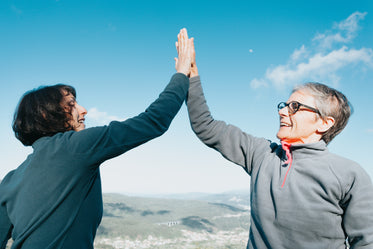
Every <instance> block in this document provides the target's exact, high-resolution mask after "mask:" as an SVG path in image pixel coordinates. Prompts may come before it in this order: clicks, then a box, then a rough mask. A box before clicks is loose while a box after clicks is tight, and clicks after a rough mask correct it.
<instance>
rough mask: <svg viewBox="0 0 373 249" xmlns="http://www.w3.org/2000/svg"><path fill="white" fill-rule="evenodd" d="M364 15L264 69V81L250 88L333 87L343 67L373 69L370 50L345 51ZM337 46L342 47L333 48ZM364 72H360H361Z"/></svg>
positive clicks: (351, 17)
mask: <svg viewBox="0 0 373 249" xmlns="http://www.w3.org/2000/svg"><path fill="white" fill-rule="evenodd" d="M366 14H367V13H366V12H365V13H360V12H355V13H353V14H351V15H350V16H349V17H348V18H347V19H346V20H343V21H341V22H340V23H336V24H335V25H334V33H333V31H326V32H325V33H323V34H317V35H316V36H315V38H313V40H312V41H317V42H318V44H316V46H313V47H309V48H308V47H306V46H305V45H302V46H301V47H300V48H299V49H295V50H294V52H293V53H292V54H291V55H290V58H289V61H288V62H287V63H286V64H283V65H278V66H275V67H272V68H268V69H267V71H266V73H265V75H264V77H263V78H261V79H257V78H255V79H253V80H252V81H251V84H250V85H251V87H252V88H258V87H262V86H269V85H275V86H277V87H282V86H286V85H294V84H299V83H302V82H305V81H321V80H322V81H327V82H329V83H331V84H333V85H337V84H338V82H339V80H340V76H339V75H338V73H339V72H340V71H341V70H342V69H343V68H345V67H347V66H350V65H355V64H357V63H362V64H364V65H366V66H368V67H372V66H373V50H372V49H371V48H360V49H354V48H351V49H350V48H348V47H347V46H346V45H344V44H345V43H351V42H352V41H353V39H354V38H355V37H356V33H357V30H358V29H359V26H358V22H359V21H360V20H362V19H364V17H365V15H366ZM337 43H340V44H342V46H339V47H336V44H337ZM362 70H364V68H363V69H362Z"/></svg>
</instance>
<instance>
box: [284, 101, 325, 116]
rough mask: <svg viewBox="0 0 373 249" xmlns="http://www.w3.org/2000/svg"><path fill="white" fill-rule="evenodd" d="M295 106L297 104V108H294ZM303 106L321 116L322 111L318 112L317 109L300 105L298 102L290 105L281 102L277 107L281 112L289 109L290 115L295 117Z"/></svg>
mask: <svg viewBox="0 0 373 249" xmlns="http://www.w3.org/2000/svg"><path fill="white" fill-rule="evenodd" d="M293 104H296V106H295V107H293ZM290 105H292V107H290ZM301 106H303V107H306V108H307V109H309V110H311V111H313V112H315V113H317V114H319V115H321V113H320V111H319V110H317V109H316V108H313V107H311V106H308V105H305V104H302V103H299V102H298V101H291V102H289V103H286V102H280V103H278V105H277V109H278V110H279V111H280V110H281V109H283V108H285V107H288V110H289V114H291V115H293V114H295V113H296V112H297V111H299V108H300V107H301Z"/></svg>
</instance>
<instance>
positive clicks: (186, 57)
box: [175, 28, 194, 76]
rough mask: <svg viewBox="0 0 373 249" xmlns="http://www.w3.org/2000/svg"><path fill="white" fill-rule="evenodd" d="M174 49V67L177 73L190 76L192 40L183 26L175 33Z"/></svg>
mask: <svg viewBox="0 0 373 249" xmlns="http://www.w3.org/2000/svg"><path fill="white" fill-rule="evenodd" d="M176 50H177V54H178V58H175V68H176V71H177V72H178V73H183V74H185V75H187V76H190V72H191V66H192V60H193V50H194V49H193V40H192V39H189V38H188V33H187V30H186V29H185V28H183V29H181V30H180V33H179V34H178V35H177V42H176Z"/></svg>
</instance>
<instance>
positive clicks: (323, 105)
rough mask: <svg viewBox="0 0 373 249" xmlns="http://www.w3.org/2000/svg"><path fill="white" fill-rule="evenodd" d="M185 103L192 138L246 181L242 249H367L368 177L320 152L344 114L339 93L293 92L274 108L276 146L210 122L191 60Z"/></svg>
mask: <svg viewBox="0 0 373 249" xmlns="http://www.w3.org/2000/svg"><path fill="white" fill-rule="evenodd" d="M187 105H188V112H189V118H190V122H191V126H192V129H193V131H194V132H195V134H196V135H197V136H198V138H199V139H200V140H201V141H202V142H203V143H204V144H206V145H207V146H209V147H211V148H213V149H215V150H217V151H218V152H220V153H221V154H222V155H223V156H224V157H225V158H226V159H228V160H230V161H231V162H233V163H235V164H238V165H240V166H241V167H243V169H244V170H245V171H246V172H247V173H248V174H249V175H250V176H251V182H250V194H251V226H250V235H249V241H248V244H247V248H276V249H293V248H297V249H298V248H318V249H320V248H330V249H336V248H338V249H340V248H346V247H348V246H350V248H373V186H372V182H371V179H370V177H369V176H368V175H367V173H366V172H365V171H364V170H363V169H362V168H361V167H360V166H359V165H358V164H357V163H355V162H353V161H351V160H349V159H346V158H344V157H341V156H338V155H335V154H333V153H331V152H329V150H328V148H327V144H328V143H329V142H330V141H331V140H332V139H333V138H334V137H335V136H336V135H337V134H339V133H340V132H341V131H342V130H343V128H344V127H345V126H346V124H347V121H348V119H349V117H350V114H351V108H350V106H349V103H348V101H347V99H346V97H345V96H344V95H343V94H342V93H340V92H339V91H337V90H335V89H332V88H330V87H328V86H326V85H323V84H319V83H308V84H305V85H302V86H299V87H297V88H295V89H294V90H293V92H292V94H291V95H290V97H289V99H288V100H287V101H286V102H281V103H279V104H278V106H277V108H278V114H279V117H280V127H279V130H278V132H277V137H278V138H279V139H280V141H281V143H280V144H278V143H276V142H271V141H269V140H267V139H264V138H259V137H255V136H253V135H250V134H247V133H245V132H243V131H242V130H241V129H239V128H238V127H235V126H233V125H229V124H226V123H225V122H223V121H217V120H215V119H214V118H213V117H212V115H211V113H210V111H209V108H208V106H207V104H206V100H205V97H204V94H203V90H202V86H201V82H200V77H199V75H198V70H197V66H196V64H195V58H194V61H193V62H192V72H191V78H190V85H189V92H188V97H187Z"/></svg>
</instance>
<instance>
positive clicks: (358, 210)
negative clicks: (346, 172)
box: [342, 165, 373, 249]
mask: <svg viewBox="0 0 373 249" xmlns="http://www.w3.org/2000/svg"><path fill="white" fill-rule="evenodd" d="M354 166H355V165H354ZM356 167H358V168H359V172H358V173H357V174H356V175H355V176H354V178H353V180H352V181H351V182H352V183H351V184H350V186H349V188H348V190H347V194H346V195H345V197H344V198H343V200H342V206H343V207H344V215H343V226H344V229H345V231H346V234H347V237H348V242H349V244H350V249H358V248H359V249H363V248H373V186H372V181H371V179H370V177H369V175H368V174H367V173H366V172H365V171H364V170H363V169H362V168H360V166H359V165H356ZM351 175H352V174H351Z"/></svg>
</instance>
